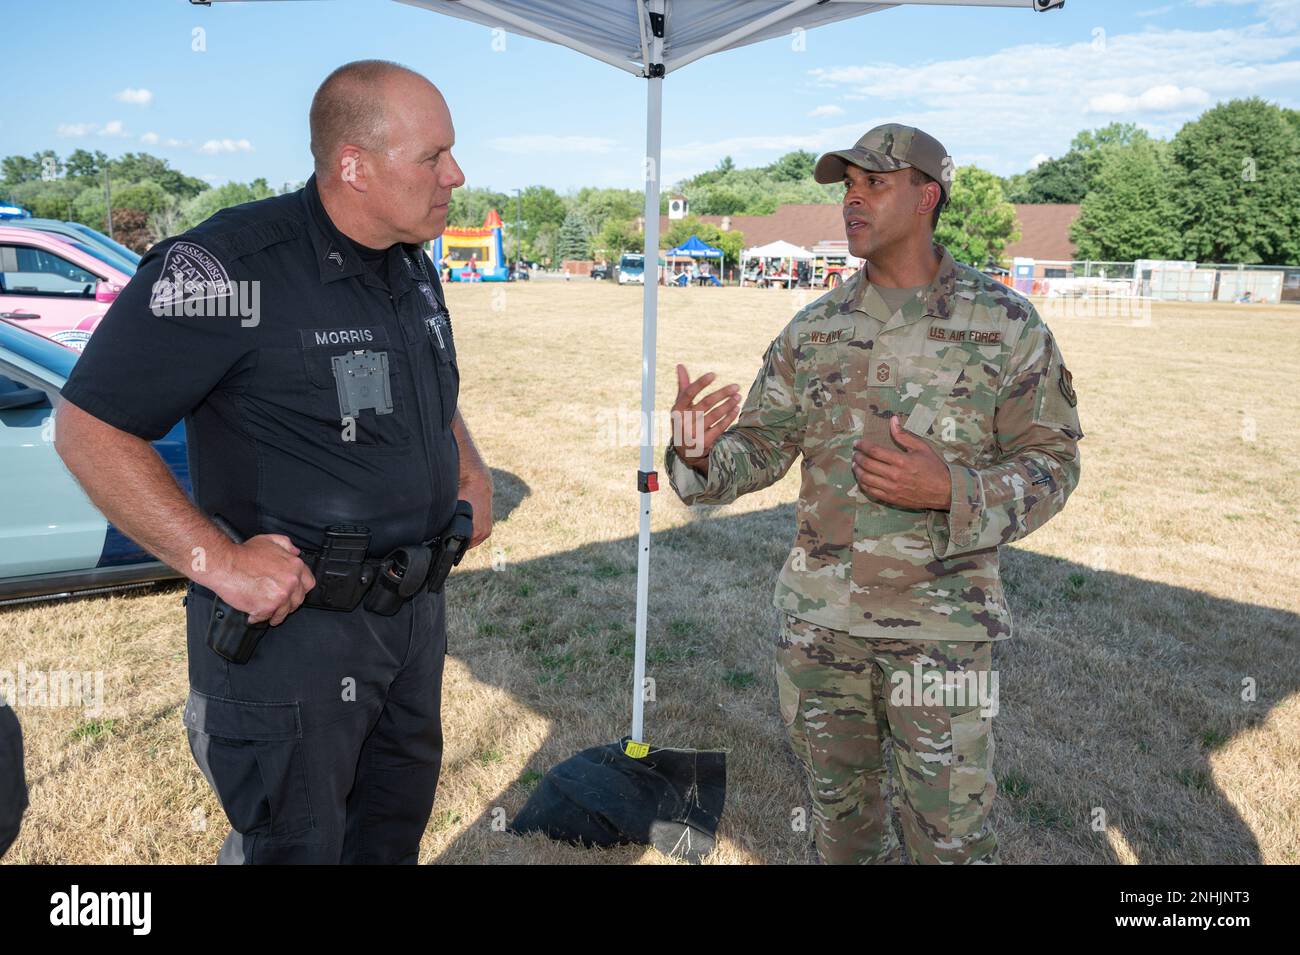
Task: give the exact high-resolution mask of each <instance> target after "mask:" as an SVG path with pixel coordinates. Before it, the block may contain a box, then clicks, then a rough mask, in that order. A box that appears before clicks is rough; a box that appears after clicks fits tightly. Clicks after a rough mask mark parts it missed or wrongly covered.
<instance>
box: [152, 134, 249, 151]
mask: <svg viewBox="0 0 1300 955" xmlns="http://www.w3.org/2000/svg"><path fill="white" fill-rule="evenodd" d="M140 142H142V143H144V144H145V145H146V146H160V145H161V146H188V145H190V141H189V140H188V139H176V138H175V137H172V136H168V137H166V138H165V139H164V138H163V137H162V136H159V135H158V134H157V133H153V132H149V133H143V134H142V135H141V136H140ZM214 142H215V140H214ZM249 148H250V149H251V148H252V147H249Z"/></svg>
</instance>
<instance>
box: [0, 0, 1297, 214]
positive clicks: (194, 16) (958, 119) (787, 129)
mask: <svg viewBox="0 0 1300 955" xmlns="http://www.w3.org/2000/svg"><path fill="white" fill-rule="evenodd" d="M575 2H578V0H575ZM196 28H201V29H202V30H203V31H204V41H205V46H206V49H205V50H203V51H196V50H194V49H193V48H192V47H193V45H194V43H193V36H194V30H195V29H196ZM804 46H805V48H804V49H802V50H798V49H795V48H794V47H795V44H794V43H792V42H791V40H790V39H786V38H782V39H774V40H769V41H766V42H764V43H760V44H756V45H753V46H750V47H746V48H743V49H740V50H733V51H729V52H726V53H722V54H718V55H715V56H712V57H708V58H705V59H704V60H701V61H699V62H697V63H695V64H693V65H691V66H688V67H686V68H684V69H683V70H681V71H680V72H677V73H673V74H671V75H670V76H669V77H668V79H667V81H666V83H665V95H664V179H665V180H666V181H667V182H669V183H671V182H675V181H677V180H679V179H681V178H682V177H685V176H688V175H691V174H694V173H697V172H700V171H702V170H704V169H709V168H712V167H713V166H715V165H716V164H717V163H718V161H719V160H720V159H721V158H722V157H723V156H724V155H731V156H732V157H733V158H734V160H735V161H736V163H737V164H738V165H742V166H748V165H758V164H762V163H766V162H769V161H771V160H772V159H773V158H775V157H776V156H779V155H781V154H782V153H784V152H787V151H789V150H791V149H798V148H804V149H811V150H814V151H820V150H824V149H829V148H836V147H842V146H845V145H848V144H850V143H852V141H853V140H855V139H856V138H857V137H858V135H860V134H861V133H862V132H863V131H865V130H866V129H868V128H870V127H871V126H873V125H875V124H877V123H881V122H890V121H901V122H908V123H912V124H915V125H918V126H921V127H923V128H925V129H927V130H928V131H929V132H931V133H933V134H935V135H936V136H938V137H939V138H940V139H941V140H942V141H943V142H944V144H945V145H946V146H947V148H948V150H949V151H950V152H951V153H952V154H953V156H954V157H955V159H956V161H957V163H958V164H959V165H961V164H966V163H971V162H974V163H977V164H979V165H981V166H983V167H985V168H987V169H991V170H993V171H994V172H997V173H999V174H1003V175H1005V174H1008V173H1012V172H1018V171H1021V170H1023V169H1025V168H1026V167H1028V166H1030V165H1031V164H1033V163H1034V162H1036V161H1040V160H1041V159H1042V158H1045V157H1047V156H1056V155H1060V154H1061V153H1062V152H1063V151H1064V150H1065V149H1066V148H1067V147H1068V145H1069V141H1070V139H1071V137H1072V136H1073V135H1074V134H1075V133H1076V132H1077V131H1078V130H1080V129H1083V128H1091V127H1096V126H1102V125H1105V124H1106V123H1109V122H1112V121H1116V120H1121V121H1126V122H1136V123H1139V124H1140V125H1142V126H1144V127H1146V128H1147V129H1149V130H1150V131H1151V132H1153V133H1155V134H1157V135H1160V136H1169V135H1172V133H1173V132H1175V131H1176V130H1177V129H1178V127H1179V126H1180V125H1181V124H1182V123H1183V122H1185V121H1186V120H1188V119H1191V118H1194V117H1195V116H1197V115H1199V114H1200V113H1201V112H1202V111H1203V110H1204V109H1205V108H1206V107H1208V106H1210V105H1213V104H1214V103H1215V102H1218V101H1221V100H1227V99H1232V98H1234V97H1242V96H1251V95H1258V96H1262V97H1264V98H1266V99H1269V100H1272V101H1275V102H1279V103H1281V104H1283V105H1286V106H1291V107H1300V0H1173V2H1161V0H1148V2H1143V0H1136V2H1121V0H1093V2H1089V0H1069V2H1067V4H1066V7H1065V9H1064V10H1061V11H1053V12H1050V13H1047V14H1036V13H1033V12H1031V11H1029V10H1023V9H1010V10H1008V9H962V8H957V9H953V8H948V9H944V8H940V7H924V6H918V7H900V8H896V9H892V10H887V11H883V12H880V13H875V14H870V15H867V16H863V17H859V18H856V19H853V20H849V21H847V22H842V23H838V24H832V25H830V26H827V27H822V28H819V29H816V30H812V31H809V32H808V33H807V35H806V37H805V38H804ZM362 57H382V58H384V59H391V60H397V61H399V62H402V63H405V64H407V65H409V66H411V67H413V68H414V69H417V70H419V71H421V72H423V73H424V74H425V75H427V76H428V77H429V78H430V79H432V80H433V81H434V82H435V83H437V84H438V85H439V86H440V87H441V88H442V90H443V91H444V93H445V94H446V96H447V99H448V101H449V103H450V104H451V109H452V115H453V118H454V120H455V123H456V131H457V142H458V146H457V149H456V156H457V158H458V160H459V161H460V164H461V166H462V167H463V168H464V169H465V173H466V177H467V182H468V184H469V185H474V186H483V187H490V188H493V189H499V190H503V191H505V190H509V189H513V188H515V187H519V186H526V185H530V184H535V183H540V184H545V185H550V186H552V187H554V188H557V189H559V190H561V191H564V190H568V189H576V188H579V187H581V186H584V185H593V186H624V187H628V188H639V187H640V183H641V178H640V176H641V156H642V153H643V148H644V138H645V120H644V111H645V93H644V81H642V80H638V79H636V78H635V77H632V76H630V75H627V74H624V73H621V72H619V71H617V70H615V69H613V68H612V67H609V66H606V65H604V64H602V63H598V62H596V61H594V60H589V59H587V58H586V57H583V56H581V55H580V54H577V53H574V52H572V51H569V50H566V49H563V48H560V47H555V46H552V45H550V44H546V43H541V42H537V41H533V40H527V39H523V38H520V37H517V36H513V35H511V36H509V37H507V38H506V43H505V49H504V50H499V51H495V50H493V39H492V35H491V33H490V32H489V31H488V30H487V29H486V28H484V27H480V26H476V25H474V24H470V23H465V22H462V21H459V20H455V19H452V18H449V17H444V16H439V15H436V14H433V13H430V12H428V11H427V10H421V9H418V8H415V7H410V6H406V5H403V4H399V3H394V2H392V0H284V2H249V3H220V4H216V5H214V6H213V7H210V8H204V7H194V6H191V5H190V4H189V3H188V2H185V0H81V2H74V0H46V2H43V3H39V4H37V3H24V4H22V5H21V6H20V5H18V4H16V3H15V4H11V5H9V6H8V8H7V9H6V15H5V64H6V66H5V76H6V78H7V80H8V82H6V83H5V84H3V89H2V90H0V99H2V100H3V108H0V155H9V154H11V153H22V154H30V153H32V152H36V151H38V150H41V149H47V148H52V149H54V150H56V151H57V152H58V153H59V154H60V155H65V156H66V155H67V154H68V153H70V152H71V151H72V150H73V149H76V148H84V149H101V150H103V151H105V152H107V153H108V154H110V155H117V154H120V153H123V152H128V151H147V152H151V153H154V154H155V155H159V156H163V157H165V158H166V159H168V160H169V161H170V162H171V164H172V166H173V167H175V168H178V169H180V170H182V171H183V172H186V173H188V174H191V175H196V176H202V177H204V178H206V179H208V180H209V181H210V182H213V183H220V182H225V181H227V180H231V179H235V180H241V181H243V180H249V179H253V178H255V177H258V176H264V177H266V179H267V180H268V181H269V182H271V183H272V184H273V185H277V186H278V185H280V184H282V183H285V182H295V181H300V180H302V179H304V178H305V177H306V176H307V175H308V173H309V171H310V169H309V167H310V157H309V155H308V150H307V142H308V135H307V107H308V104H309V103H310V101H311V96H312V93H313V92H314V90H315V88H316V86H317V84H319V82H320V80H321V79H323V78H324V76H325V75H326V74H327V73H328V72H329V71H330V70H331V69H333V68H334V67H335V66H337V65H339V64H340V63H343V62H346V61H347V60H351V59H358V58H362Z"/></svg>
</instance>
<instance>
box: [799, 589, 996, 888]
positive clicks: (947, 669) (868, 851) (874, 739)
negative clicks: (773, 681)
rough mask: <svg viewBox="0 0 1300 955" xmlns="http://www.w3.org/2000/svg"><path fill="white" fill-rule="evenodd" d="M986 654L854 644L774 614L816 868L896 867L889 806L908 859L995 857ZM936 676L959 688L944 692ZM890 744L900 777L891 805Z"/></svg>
mask: <svg viewBox="0 0 1300 955" xmlns="http://www.w3.org/2000/svg"><path fill="white" fill-rule="evenodd" d="M992 656H993V649H992V645H991V644H990V643H988V642H975V641H971V642H960V641H939V640H926V639H924V636H923V635H920V634H918V635H916V638H914V639H907V640H892V639H891V640H882V639H876V638H871V637H854V636H851V635H849V634H848V633H845V632H844V631H841V630H829V629H827V628H825V627H819V626H817V625H815V624H812V623H809V622H808V621H806V620H800V619H799V618H797V617H792V616H790V615H788V614H782V615H781V633H780V639H779V641H778V644H777V650H776V663H777V687H778V690H779V697H780V704H781V718H782V720H783V722H784V723H785V725H786V729H787V731H788V732H789V734H790V745H791V747H792V748H793V750H794V753H795V755H796V756H797V757H798V758H799V761H800V762H801V763H803V766H804V770H805V771H806V773H807V775H808V786H809V790H810V793H811V795H812V801H813V820H812V824H813V829H814V835H815V841H816V845H817V851H818V853H819V854H820V855H821V858H822V861H824V862H827V863H899V862H902V861H903V858H902V854H901V849H900V846H899V841H898V837H897V836H896V835H895V833H894V827H893V825H892V823H891V821H890V806H891V804H892V805H894V806H896V807H897V809H898V815H899V820H900V822H901V823H902V829H903V841H904V844H905V845H906V847H907V852H908V855H909V856H910V857H911V859H912V861H913V862H917V863H945V864H955V863H996V862H997V861H998V857H997V856H998V845H997V837H996V835H995V834H994V833H993V830H992V829H990V828H989V825H988V815H989V809H990V808H991V806H992V803H993V794H994V793H995V792H996V790H997V784H996V782H995V781H994V778H993V734H992V731H991V730H992V726H991V724H992V714H993V713H994V712H996V703H995V701H996V682H994V681H993V680H990V676H991V675H992V676H994V677H995V675H993V674H992V671H991V667H992ZM927 674H929V676H927ZM952 674H956V676H955V677H954V676H953V675H952ZM918 677H919V680H918ZM939 680H946V682H947V684H948V686H949V687H952V686H953V685H954V684H955V683H956V684H965V686H966V687H967V690H966V691H965V692H958V691H950V692H948V693H947V694H946V695H942V696H941V695H940V693H939V691H938V681H939ZM976 683H978V684H980V685H982V686H984V687H986V688H987V687H990V686H991V687H992V688H993V696H992V699H993V701H994V702H993V704H992V705H990V704H989V701H988V699H987V696H985V697H980V698H976V697H975V696H974V694H972V693H971V692H969V688H970V687H971V685H973V684H976ZM927 686H928V687H930V688H931V690H932V691H933V692H926V691H925V689H924V688H925V687H927ZM918 690H920V692H918ZM886 739H891V740H892V741H893V763H894V776H895V779H896V780H897V790H898V792H897V793H896V794H895V795H894V796H893V797H892V798H891V792H890V784H889V772H888V768H887V767H886V765H885V759H884V743H885V740H886Z"/></svg>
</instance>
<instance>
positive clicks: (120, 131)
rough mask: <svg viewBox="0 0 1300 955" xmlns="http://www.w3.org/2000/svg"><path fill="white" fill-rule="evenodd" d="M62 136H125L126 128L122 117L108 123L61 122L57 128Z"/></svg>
mask: <svg viewBox="0 0 1300 955" xmlns="http://www.w3.org/2000/svg"><path fill="white" fill-rule="evenodd" d="M55 131H56V132H57V133H58V134H59V135H60V136H125V135H126V128H125V126H123V124H122V121H121V120H120V119H111V120H109V121H108V122H107V123H102V124H101V123H59V125H58V127H56V130H55Z"/></svg>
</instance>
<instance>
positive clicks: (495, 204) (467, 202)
mask: <svg viewBox="0 0 1300 955" xmlns="http://www.w3.org/2000/svg"><path fill="white" fill-rule="evenodd" d="M507 205H508V206H509V207H510V208H511V209H513V208H514V200H513V199H511V198H510V197H509V196H507V195H506V194H505V193H504V192H494V191H492V190H491V189H474V188H465V187H464V186H462V187H461V188H459V189H456V190H454V191H453V192H452V194H451V206H450V208H449V209H448V210H447V225H450V226H456V227H458V228H462V229H466V228H468V229H477V228H479V227H480V226H482V225H483V220H485V219H486V218H487V214H488V212H489V211H491V210H492V209H496V210H497V212H498V213H500V214H501V215H502V216H503V217H504V215H505V211H506V207H507Z"/></svg>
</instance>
